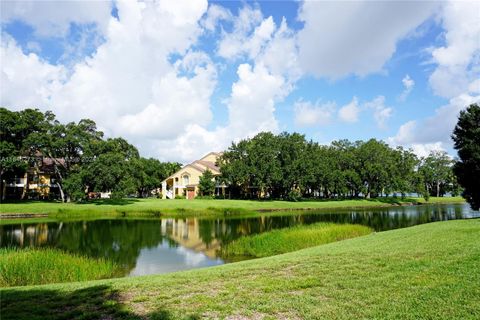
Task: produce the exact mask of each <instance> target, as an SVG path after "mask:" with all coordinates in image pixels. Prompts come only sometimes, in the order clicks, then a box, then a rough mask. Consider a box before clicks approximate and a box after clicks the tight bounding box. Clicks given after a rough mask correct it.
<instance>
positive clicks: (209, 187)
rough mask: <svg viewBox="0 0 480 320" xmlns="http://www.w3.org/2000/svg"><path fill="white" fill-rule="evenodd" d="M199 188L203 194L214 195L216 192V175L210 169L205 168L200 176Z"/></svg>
mask: <svg viewBox="0 0 480 320" xmlns="http://www.w3.org/2000/svg"><path fill="white" fill-rule="evenodd" d="M198 190H199V191H200V195H201V196H212V195H213V193H214V192H215V176H214V175H213V173H212V171H210V170H209V169H207V170H205V171H204V172H203V174H202V175H201V176H200V181H199V183H198Z"/></svg>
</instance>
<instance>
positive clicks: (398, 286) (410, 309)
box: [0, 219, 480, 320]
mask: <svg viewBox="0 0 480 320" xmlns="http://www.w3.org/2000/svg"><path fill="white" fill-rule="evenodd" d="M479 257H480V220H479V219H472V220H454V221H446V222H435V223H428V224H423V225H418V226H415V227H411V228H404V229H397V230H391V231H386V232H376V233H372V234H370V235H367V236H363V237H357V238H353V239H347V240H344V241H337V242H333V243H329V244H325V245H321V246H316V247H312V248H308V249H304V250H299V251H295V252H291V253H286V254H283V255H277V256H272V257H267V258H260V259H252V260H248V261H243V262H239V263H231V264H225V265H222V266H218V267H212V268H205V269H197V270H191V271H187V272H177V273H171V274H165V275H152V276H143V277H129V278H120V279H109V280H99V281H92V282H76V283H62V284H55V285H45V286H31V287H20V288H5V289H1V290H0V293H1V299H0V303H1V310H2V320H7V319H25V320H27V319H28V320H32V319H44V318H45V317H46V315H48V318H49V319H130V320H131V319H139V320H140V319H412V320H413V319H480V304H479V303H478V297H479V296H480V259H479Z"/></svg>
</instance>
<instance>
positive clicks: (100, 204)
mask: <svg viewBox="0 0 480 320" xmlns="http://www.w3.org/2000/svg"><path fill="white" fill-rule="evenodd" d="M424 202H425V201H424V200H423V198H407V199H405V200H401V199H400V198H396V199H394V198H378V199H371V200H366V199H359V200H339V201H335V200H329V201H300V202H288V201H253V200H200V199H198V200H161V199H123V200H97V201H93V202H88V203H85V204H77V203H56V202H39V201H28V202H17V203H4V204H2V205H1V208H0V214H1V213H4V214H5V213H43V214H50V215H52V216H54V215H63V216H69V215H70V216H73V215H94V214H101V215H108V214H110V215H116V214H122V213H142V212H143V213H160V214H166V215H186V214H189V215H201V214H218V213H221V214H224V212H225V211H232V212H233V213H237V211H238V212H243V213H244V212H249V211H255V210H270V209H271V210H280V209H287V210H288V209H315V208H318V209H322V208H325V209H327V208H328V209H332V208H351V207H376V206H389V205H398V204H408V203H424ZM459 202H464V200H463V199H462V198H460V197H450V198H431V199H430V203H459Z"/></svg>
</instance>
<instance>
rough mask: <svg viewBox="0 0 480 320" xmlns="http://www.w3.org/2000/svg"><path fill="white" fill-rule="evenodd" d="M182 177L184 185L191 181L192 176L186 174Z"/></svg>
mask: <svg viewBox="0 0 480 320" xmlns="http://www.w3.org/2000/svg"><path fill="white" fill-rule="evenodd" d="M182 178H183V185H184V186H186V185H187V184H188V183H189V182H190V177H189V176H187V175H184V176H183V177H182Z"/></svg>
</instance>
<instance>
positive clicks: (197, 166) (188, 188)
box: [162, 152, 225, 199]
mask: <svg viewBox="0 0 480 320" xmlns="http://www.w3.org/2000/svg"><path fill="white" fill-rule="evenodd" d="M219 156H221V153H217V152H210V153H209V154H207V155H206V156H204V157H203V158H201V159H200V160H196V161H194V162H192V163H190V164H187V165H186V166H184V167H183V168H182V169H180V170H178V171H177V172H175V173H174V174H172V175H171V176H169V177H168V178H166V179H165V180H163V181H162V198H163V199H167V198H168V199H174V198H175V197H176V196H185V197H186V198H187V199H193V198H195V197H196V196H197V195H198V184H199V182H200V177H201V176H202V174H203V173H204V172H205V171H206V170H207V169H208V170H210V171H211V172H212V173H213V175H214V176H219V175H220V168H219V167H217V164H216V163H217V159H218V157H219ZM224 193H225V186H224V185H217V187H216V189H215V194H216V195H220V194H224Z"/></svg>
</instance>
